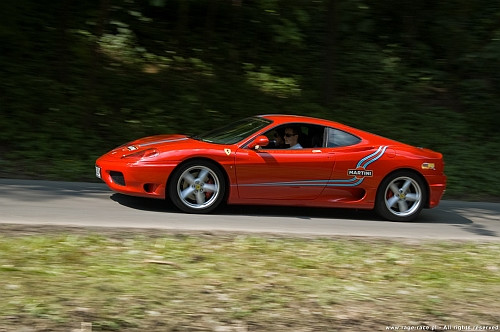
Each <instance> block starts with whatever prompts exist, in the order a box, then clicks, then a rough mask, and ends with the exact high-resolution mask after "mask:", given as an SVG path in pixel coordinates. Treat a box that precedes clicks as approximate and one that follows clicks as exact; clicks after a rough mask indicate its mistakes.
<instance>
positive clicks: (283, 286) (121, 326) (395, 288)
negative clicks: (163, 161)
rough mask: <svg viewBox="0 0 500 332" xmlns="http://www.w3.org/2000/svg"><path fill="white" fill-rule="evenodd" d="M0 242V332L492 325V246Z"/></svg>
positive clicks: (23, 237) (142, 236) (7, 233)
mask: <svg viewBox="0 0 500 332" xmlns="http://www.w3.org/2000/svg"><path fill="white" fill-rule="evenodd" d="M1 230H2V234H3V235H2V236H0V297H1V301H0V331H19V330H23V331H71V330H74V331H83V330H87V331H90V330H93V331H109V330H114V331H146V330H148V331H285V330H287V331H350V330H368V329H370V330H374V331H385V330H386V326H396V325H405V326H420V327H424V326H429V327H433V326H436V327H438V328H437V329H436V330H439V329H442V327H443V326H444V325H445V324H447V325H448V324H449V325H453V326H456V325H471V326H473V325H479V324H480V325H487V326H493V327H494V326H498V325H499V324H500V315H499V312H500V302H499V301H498V295H499V294H500V273H499V272H500V264H499V261H498V257H499V256H500V244H498V243H475V242H446V243H437V242H415V241H414V242H402V241H387V240H376V239H349V238H289V237H281V236H271V235H262V236H256V235H245V234H192V233H191V234H190V233H185V234H172V233H167V232H163V233H161V232H156V233H153V232H151V231H142V230H136V231H131V230H128V231H100V232H97V231H96V230H85V229H62V230H61V229H59V230H57V229H44V228H36V229H26V228H25V229H20V228H16V227H14V228H13V227H11V228H8V227H6V226H2V228H1ZM82 322H83V323H85V324H84V325H82ZM82 326H83V327H82Z"/></svg>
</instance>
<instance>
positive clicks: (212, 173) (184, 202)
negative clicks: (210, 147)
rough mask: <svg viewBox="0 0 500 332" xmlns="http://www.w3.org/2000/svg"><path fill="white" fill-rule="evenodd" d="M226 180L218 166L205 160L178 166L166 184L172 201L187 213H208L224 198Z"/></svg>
mask: <svg viewBox="0 0 500 332" xmlns="http://www.w3.org/2000/svg"><path fill="white" fill-rule="evenodd" d="M225 192H226V180H225V177H224V174H223V173H222V171H221V170H220V168H219V167H218V166H217V165H216V164H214V163H212V162H210V161H206V160H193V161H189V162H187V163H185V164H183V165H181V166H180V167H178V168H177V169H176V170H175V171H174V172H173V173H172V177H171V180H170V181H169V184H168V194H169V196H170V199H171V200H172V203H174V205H175V206H176V207H177V208H179V209H180V210H182V211H184V212H188V213H209V212H211V211H213V210H214V209H215V208H217V207H218V206H219V205H220V204H221V203H222V201H223V200H224V196H225Z"/></svg>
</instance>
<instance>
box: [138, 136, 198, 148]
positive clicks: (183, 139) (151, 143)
mask: <svg viewBox="0 0 500 332" xmlns="http://www.w3.org/2000/svg"><path fill="white" fill-rule="evenodd" d="M187 139H188V138H187V137H182V138H171V139H165V140H162V141H155V142H149V143H144V144H139V145H138V146H140V147H141V148H142V147H143V146H149V145H154V144H160V143H169V142H179V141H185V140H187Z"/></svg>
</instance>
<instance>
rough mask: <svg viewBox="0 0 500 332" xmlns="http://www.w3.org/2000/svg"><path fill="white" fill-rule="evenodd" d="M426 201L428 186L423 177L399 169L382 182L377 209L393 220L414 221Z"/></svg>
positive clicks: (378, 193) (377, 198)
mask: <svg viewBox="0 0 500 332" xmlns="http://www.w3.org/2000/svg"><path fill="white" fill-rule="evenodd" d="M426 201H427V192H426V187H425V183H424V181H423V180H422V179H421V177H420V176H418V175H417V174H415V173H413V172H410V171H397V172H395V173H392V174H390V175H388V176H387V177H386V178H385V179H384V180H383V181H382V183H381V184H380V186H379V188H378V191H377V197H376V201H375V211H376V212H377V213H378V214H379V215H380V216H381V217H383V218H385V219H388V220H391V221H412V220H414V219H415V218H416V217H417V216H418V215H419V214H420V211H422V208H423V207H424V205H425V202H426Z"/></svg>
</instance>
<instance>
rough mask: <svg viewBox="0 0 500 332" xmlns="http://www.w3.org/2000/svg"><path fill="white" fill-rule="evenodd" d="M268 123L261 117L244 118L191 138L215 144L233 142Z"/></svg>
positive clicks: (268, 122)
mask: <svg viewBox="0 0 500 332" xmlns="http://www.w3.org/2000/svg"><path fill="white" fill-rule="evenodd" d="M270 123H271V121H269V120H266V119H263V118H246V119H243V120H239V121H236V122H233V123H231V124H229V125H226V126H224V127H222V128H218V129H214V130H211V131H209V132H207V133H205V134H202V135H197V136H194V137H193V138H194V139H197V140H201V141H204V142H210V143H215V144H235V143H238V142H239V141H241V140H243V139H245V138H247V137H248V136H250V135H251V134H253V133H255V132H256V131H258V130H260V129H262V128H264V127H265V126H267V125H268V124H270Z"/></svg>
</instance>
